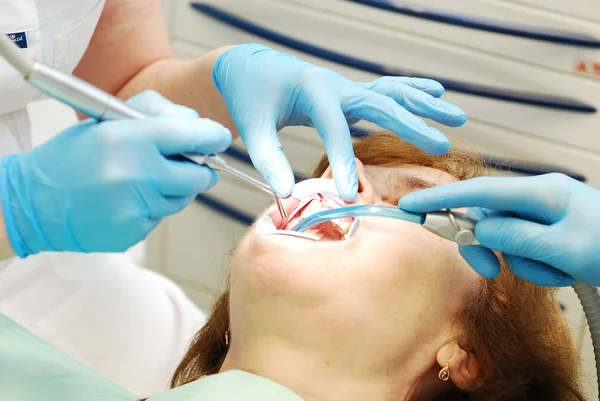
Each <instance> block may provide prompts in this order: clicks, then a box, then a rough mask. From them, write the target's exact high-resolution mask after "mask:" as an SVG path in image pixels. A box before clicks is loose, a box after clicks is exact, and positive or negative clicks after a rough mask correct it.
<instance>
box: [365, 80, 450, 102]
mask: <svg viewBox="0 0 600 401" xmlns="http://www.w3.org/2000/svg"><path fill="white" fill-rule="evenodd" d="M398 84H403V85H408V86H410V87H411V88H414V89H417V90H419V91H421V92H425V93H428V94H430V95H431V96H433V97H442V96H443V95H444V92H445V89H444V86H443V85H442V84H440V83H439V82H438V81H434V80H433V79H427V78H413V77H381V78H377V79H376V80H374V81H371V82H359V83H358V85H360V86H362V87H363V88H365V89H369V90H375V89H373V88H375V87H378V86H380V87H381V88H380V89H379V90H375V92H379V93H381V94H382V95H386V96H390V95H389V93H384V91H385V90H387V89H394V86H395V85H398ZM391 97H393V96H391Z"/></svg>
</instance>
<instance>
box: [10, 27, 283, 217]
mask: <svg viewBox="0 0 600 401" xmlns="http://www.w3.org/2000/svg"><path fill="white" fill-rule="evenodd" d="M0 55H1V56H3V57H4V58H5V59H6V61H7V62H8V63H9V64H10V65H12V66H13V67H14V68H15V69H16V70H17V71H18V72H20V73H21V74H22V75H23V77H24V78H25V80H26V81H27V82H29V84H31V85H32V86H34V87H36V88H37V89H39V90H40V91H42V92H44V93H45V94H47V95H48V96H50V97H51V98H54V99H56V100H58V101H60V102H62V103H65V104H66V105H68V106H71V107H72V108H73V109H75V110H77V111H79V112H80V113H82V114H85V115H86V116H88V117H91V118H94V119H96V120H98V121H105V120H121V119H143V118H146V115H144V114H143V113H141V112H139V111H137V110H135V109H134V108H132V107H130V106H129V105H127V104H126V103H125V102H123V101H122V100H120V99H118V98H116V97H114V96H112V95H110V94H108V93H106V92H104V91H102V90H101V89H98V88H96V87H95V86H93V85H90V84H88V83H87V82H85V81H83V80H81V79H79V78H77V77H74V76H72V75H69V74H65V73H63V72H60V71H57V70H54V69H52V68H50V67H47V66H45V65H42V64H39V63H35V62H33V61H32V60H30V59H29V58H27V57H25V56H24V55H23V54H22V53H21V51H20V49H19V47H18V46H16V45H15V44H14V43H13V42H12V40H10V39H9V38H8V37H7V36H6V35H3V34H0ZM181 157H182V158H183V159H185V160H188V161H191V162H193V163H195V164H199V165H204V166H207V167H209V168H211V169H213V170H217V171H225V172H226V173H229V174H231V175H233V176H235V177H237V178H239V179H241V180H243V181H245V182H246V183H248V184H250V185H253V186H254V187H256V188H258V189H260V190H261V191H264V192H266V193H268V194H270V195H271V196H273V198H274V199H275V203H276V204H277V208H278V209H279V214H280V215H281V217H282V218H287V214H286V213H285V209H284V208H283V205H282V204H281V199H279V197H277V194H276V193H275V192H274V191H273V190H272V189H271V187H269V186H268V185H267V184H265V183H263V182H260V181H259V180H257V179H255V178H253V177H251V176H249V175H248V174H245V173H243V172H242V171H240V170H238V169H236V168H234V167H231V166H230V165H228V164H227V163H226V162H225V160H223V159H222V158H221V157H219V156H218V155H200V154H190V153H186V154H182V155H181Z"/></svg>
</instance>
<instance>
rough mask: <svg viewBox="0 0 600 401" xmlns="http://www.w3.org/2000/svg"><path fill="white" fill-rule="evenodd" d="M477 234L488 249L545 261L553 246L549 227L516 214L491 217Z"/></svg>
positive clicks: (476, 231)
mask: <svg viewBox="0 0 600 401" xmlns="http://www.w3.org/2000/svg"><path fill="white" fill-rule="evenodd" d="M475 237H476V238H477V240H478V241H479V242H480V243H481V245H483V246H484V247H486V248H489V249H494V250H496V251H499V252H502V253H507V254H510V255H514V256H521V257H524V258H528V259H535V260H545V258H546V257H548V256H549V253H551V252H552V251H551V250H552V249H553V247H555V246H560V244H554V243H553V242H554V241H553V237H552V236H551V235H549V227H548V226H546V225H543V224H539V223H534V222H531V221H527V220H521V219H518V218H514V217H488V218H484V219H482V220H480V221H479V222H478V223H477V225H476V226H475Z"/></svg>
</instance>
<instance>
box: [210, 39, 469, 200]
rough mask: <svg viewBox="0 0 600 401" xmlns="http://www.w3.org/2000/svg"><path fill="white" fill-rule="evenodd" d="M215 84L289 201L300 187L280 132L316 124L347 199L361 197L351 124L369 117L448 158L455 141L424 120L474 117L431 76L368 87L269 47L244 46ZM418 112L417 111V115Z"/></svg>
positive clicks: (227, 58)
mask: <svg viewBox="0 0 600 401" xmlns="http://www.w3.org/2000/svg"><path fill="white" fill-rule="evenodd" d="M213 80H214V82H215V85H216V86H217V88H218V90H219V92H220V93H221V94H222V95H223V98H224V99H225V103H226V105H227V108H228V109H229V112H230V114H231V117H232V118H233V122H234V123H235V125H236V127H237V129H238V131H239V133H240V136H241V137H242V139H243V141H244V143H245V144H246V147H247V149H248V153H249V154H250V157H251V158H252V162H253V163H254V166H255V167H256V169H257V170H258V171H259V172H260V173H261V174H262V175H263V177H264V178H265V179H266V180H267V182H268V183H269V185H270V186H271V187H272V188H273V189H274V190H275V191H276V192H277V194H278V195H279V196H281V197H286V196H287V195H289V194H290V193H291V192H292V189H293V187H294V176H293V173H292V169H291V167H290V165H289V163H288V161H287V159H286V157H285V154H284V153H283V150H282V149H281V144H280V142H279V139H278V136H277V131H278V130H279V129H281V128H283V127H285V126H298V125H304V126H314V127H315V128H316V129H317V131H318V132H319V134H320V136H321V138H322V139H323V142H324V144H325V150H326V151H327V155H328V157H329V161H330V164H331V168H332V171H333V178H334V180H335V183H336V186H337V189H338V191H339V193H340V195H341V196H342V197H343V198H344V199H345V200H347V201H353V200H354V199H355V198H356V193H357V189H358V179H357V175H356V165H355V160H354V152H353V149H352V141H351V137H350V131H349V128H348V125H349V124H350V125H351V124H353V123H355V122H357V121H359V120H367V121H370V122H373V123H375V124H377V125H379V126H380V127H382V128H385V129H388V130H391V131H393V132H395V133H396V134H398V136H399V137H401V138H402V139H404V140H406V141H409V142H411V143H413V144H414V145H416V146H417V147H419V148H420V149H422V150H424V151H426V152H429V153H433V154H443V153H445V152H446V151H447V150H448V149H449V147H450V144H449V142H448V140H447V139H446V137H444V135H443V134H442V133H441V132H439V131H438V130H436V129H435V128H431V127H428V126H427V124H426V123H425V122H424V121H423V120H422V119H420V118H419V117H416V116H415V115H414V114H417V115H419V116H422V117H427V118H431V119H433V120H435V121H438V122H440V123H442V124H446V125H449V126H460V125H462V124H464V123H465V121H466V119H467V116H466V114H465V113H464V112H463V111H462V110H460V109H459V108H458V107H456V106H453V105H451V104H449V103H446V102H443V101H441V100H439V99H437V98H438V97H440V96H442V94H443V93H444V88H443V87H442V85H440V84H439V83H438V82H435V81H432V80H428V79H416V78H402V77H384V78H380V79H377V80H375V81H373V82H368V83H356V82H352V81H350V80H348V79H346V78H344V77H343V76H342V75H340V74H338V73H336V72H333V71H331V70H328V69H326V68H322V67H317V66H314V65H312V64H309V63H306V62H303V61H301V60H299V59H298V58H296V57H294V56H291V55H288V54H282V53H279V52H277V51H275V50H272V49H270V48H268V47H266V46H262V45H256V44H248V45H241V46H236V47H234V48H232V49H230V50H228V51H226V52H225V53H224V54H222V55H221V56H220V57H219V59H218V60H217V62H216V64H215V66H214V69H213ZM413 113H414V114H413Z"/></svg>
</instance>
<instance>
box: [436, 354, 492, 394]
mask: <svg viewBox="0 0 600 401" xmlns="http://www.w3.org/2000/svg"><path fill="white" fill-rule="evenodd" d="M436 359H437V363H438V364H439V365H440V369H443V368H444V367H446V364H448V369H449V371H450V372H449V373H450V380H452V382H453V383H454V384H455V385H456V387H458V388H460V389H461V390H463V391H473V390H476V389H478V388H479V387H481V384H482V383H481V378H480V376H479V364H478V363H477V360H476V359H475V357H474V356H473V354H471V353H469V352H467V351H466V350H464V349H463V348H462V347H461V346H460V345H459V344H458V343H456V342H450V343H448V344H445V345H444V346H443V347H442V348H440V349H439V351H438V353H437V355H436Z"/></svg>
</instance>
